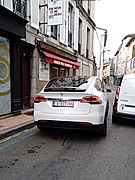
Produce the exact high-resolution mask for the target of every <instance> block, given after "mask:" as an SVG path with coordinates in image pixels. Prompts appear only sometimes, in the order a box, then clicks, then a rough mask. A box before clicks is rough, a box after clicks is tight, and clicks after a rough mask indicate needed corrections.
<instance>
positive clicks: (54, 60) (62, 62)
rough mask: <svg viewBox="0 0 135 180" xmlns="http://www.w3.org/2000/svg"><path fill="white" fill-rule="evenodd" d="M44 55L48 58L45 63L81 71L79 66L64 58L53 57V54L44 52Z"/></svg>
mask: <svg viewBox="0 0 135 180" xmlns="http://www.w3.org/2000/svg"><path fill="white" fill-rule="evenodd" d="M42 52H43V53H44V55H45V56H46V58H45V61H46V62H48V63H51V64H57V65H61V66H65V67H68V68H73V69H79V64H78V63H76V62H73V61H70V60H67V59H64V58H62V57H59V56H56V55H53V54H51V53H48V52H44V51H42Z"/></svg>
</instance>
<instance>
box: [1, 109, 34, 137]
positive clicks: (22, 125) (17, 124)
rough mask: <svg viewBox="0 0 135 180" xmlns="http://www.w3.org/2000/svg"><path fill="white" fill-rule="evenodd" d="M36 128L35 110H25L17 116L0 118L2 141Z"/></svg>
mask: <svg viewBox="0 0 135 180" xmlns="http://www.w3.org/2000/svg"><path fill="white" fill-rule="evenodd" d="M34 126H35V124H34V120H33V109H28V110H24V111H22V114H21V115H17V116H13V115H9V116H3V117H0V140H1V139H3V138H6V137H8V136H11V135H13V134H16V133H18V132H20V131H23V130H25V129H29V128H32V127H34Z"/></svg>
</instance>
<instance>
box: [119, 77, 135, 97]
mask: <svg viewBox="0 0 135 180" xmlns="http://www.w3.org/2000/svg"><path fill="white" fill-rule="evenodd" d="M122 92H123V93H126V94H131V95H135V79H125V80H124V82H123V87H122Z"/></svg>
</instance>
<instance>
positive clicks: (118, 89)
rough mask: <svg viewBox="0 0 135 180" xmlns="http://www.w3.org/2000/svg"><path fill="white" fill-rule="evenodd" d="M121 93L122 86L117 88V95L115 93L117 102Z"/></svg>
mask: <svg viewBox="0 0 135 180" xmlns="http://www.w3.org/2000/svg"><path fill="white" fill-rule="evenodd" d="M119 93H120V87H117V89H116V95H115V100H116V102H117V101H118V99H119Z"/></svg>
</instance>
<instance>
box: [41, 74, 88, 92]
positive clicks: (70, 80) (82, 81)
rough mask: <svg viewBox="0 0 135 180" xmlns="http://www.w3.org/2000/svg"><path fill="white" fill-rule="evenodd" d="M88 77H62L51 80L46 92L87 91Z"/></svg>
mask: <svg viewBox="0 0 135 180" xmlns="http://www.w3.org/2000/svg"><path fill="white" fill-rule="evenodd" d="M88 78H89V77H88V76H85V77H81V76H72V77H60V78H54V79H52V80H50V81H49V82H48V84H47V86H46V87H45V89H44V91H48V90H50V91H56V90H57V91H58V90H59V91H85V90H86V89H87V88H88V81H87V80H88Z"/></svg>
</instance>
